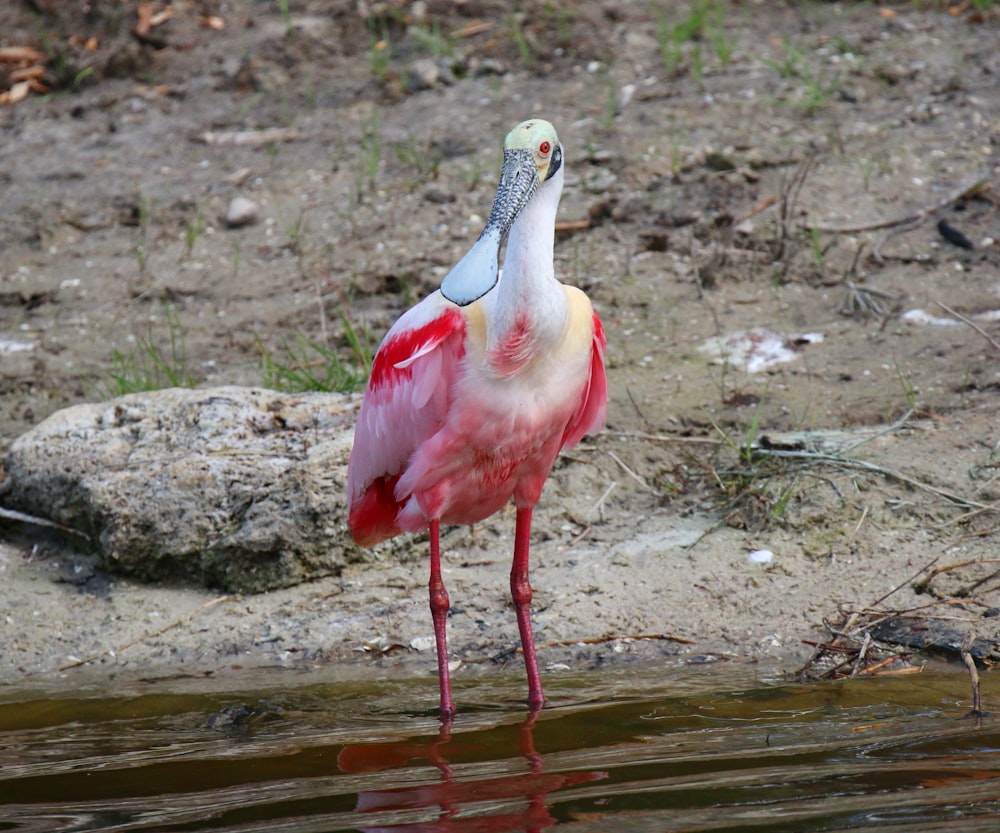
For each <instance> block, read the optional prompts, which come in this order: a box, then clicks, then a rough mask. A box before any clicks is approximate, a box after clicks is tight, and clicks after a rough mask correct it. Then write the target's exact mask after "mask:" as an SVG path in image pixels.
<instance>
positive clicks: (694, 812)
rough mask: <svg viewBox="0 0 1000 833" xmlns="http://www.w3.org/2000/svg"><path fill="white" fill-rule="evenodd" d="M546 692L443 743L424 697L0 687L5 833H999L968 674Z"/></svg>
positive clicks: (662, 676)
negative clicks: (534, 705)
mask: <svg viewBox="0 0 1000 833" xmlns="http://www.w3.org/2000/svg"><path fill="white" fill-rule="evenodd" d="M546 679H547V682H548V694H549V696H550V698H551V699H552V701H553V705H552V707H550V708H548V709H546V710H545V711H543V712H542V713H540V714H538V715H537V716H536V717H535V718H532V717H530V716H529V715H527V714H526V713H525V711H524V710H523V709H521V708H519V707H518V706H517V705H516V700H517V698H518V697H519V696H520V687H521V681H520V679H519V678H518V677H517V675H514V674H511V675H509V676H502V677H494V678H491V679H489V680H488V681H483V680H477V681H473V682H468V683H465V684H464V685H459V686H458V687H457V690H456V695H457V696H456V699H457V701H458V702H459V703H461V704H462V713H461V714H460V716H459V718H458V719H457V720H456V722H455V723H454V725H453V726H452V727H451V728H450V730H446V729H442V728H441V726H440V724H439V723H438V722H437V720H436V719H435V718H434V716H433V714H432V710H431V709H430V708H425V707H426V706H427V705H428V704H430V703H432V702H433V681H430V680H424V679H418V680H413V679H410V680H405V681H393V682H388V683H380V684H378V685H374V684H372V683H365V684H359V683H356V682H354V683H342V682H341V683H336V682H325V683H316V682H315V681H313V682H309V683H304V680H303V679H302V678H294V677H292V676H291V675H289V674H288V673H287V672H286V673H283V674H275V675H272V676H263V677H260V678H258V679H256V680H255V681H254V683H253V685H250V686H245V687H244V688H242V690H239V691H234V690H223V689H220V688H219V683H218V681H211V682H206V681H201V682H193V683H192V682H187V683H185V682H182V681H173V682H162V681H161V682H159V683H148V682H147V683H145V684H139V685H137V686H136V687H131V688H128V689H120V690H119V691H117V692H116V693H115V694H114V695H110V694H109V693H108V692H106V691H105V692H103V693H101V692H100V691H92V692H91V691H83V690H78V691H76V692H66V691H63V692H62V693H58V694H55V693H46V692H45V691H43V690H40V689H33V690H30V691H24V690H21V691H18V690H15V689H13V688H7V689H0V830H16V831H84V830H88V831H91V830H115V831H125V830H128V831H134V830H135V831H208V830H211V831H282V832H284V831H287V832H288V833H292V832H293V831H294V833H304V831H339V830H378V831H389V830H391V831H470V832H471V831H477V832H481V831H507V830H543V829H547V828H550V827H553V828H554V827H559V828H562V829H565V830H567V831H570V830H572V831H604V830H614V829H616V828H617V829H618V830H623V831H625V830H627V831H647V830H648V831H665V830H685V831H694V830H713V831H721V830H725V831H750V830H760V831H836V830H872V829H877V828H887V829H891V830H894V831H895V830H899V831H910V832H911V833H912V831H941V830H956V831H957V830H961V831H979V830H982V831H987V830H989V831H995V830H997V829H1000V721H997V720H995V719H991V718H986V719H984V720H978V721H977V720H972V719H968V718H967V717H965V714H966V712H967V711H968V707H969V704H968V696H969V691H968V682H967V678H965V677H964V676H962V675H961V674H959V673H958V672H957V671H956V670H954V669H950V668H937V669H935V670H930V671H928V670H925V671H924V672H923V673H922V674H918V675H911V676H905V677H895V678H885V679H880V680H865V681H862V680H856V681H849V682H840V683H834V684H824V685H799V684H793V683H788V682H784V681H782V680H781V679H780V678H778V677H774V678H773V679H764V678H761V677H760V676H759V672H755V671H754V670H753V669H748V668H745V667H743V668H739V667H733V666H728V667H721V668H708V667H700V668H686V669H651V668H648V667H647V668H646V669H645V670H643V671H641V672H637V671H635V670H634V669H629V670H616V671H613V672H609V673H603V672H589V673H586V674H563V675H552V674H549V675H548V676H547V678H546ZM984 694H985V696H986V705H987V706H989V705H990V703H993V704H997V703H1000V680H997V679H994V678H992V677H990V676H988V675H987V676H986V677H985V680H984Z"/></svg>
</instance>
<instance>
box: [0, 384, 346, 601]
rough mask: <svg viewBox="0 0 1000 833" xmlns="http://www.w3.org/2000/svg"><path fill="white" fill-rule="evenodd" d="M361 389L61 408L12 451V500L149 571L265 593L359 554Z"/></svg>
mask: <svg viewBox="0 0 1000 833" xmlns="http://www.w3.org/2000/svg"><path fill="white" fill-rule="evenodd" d="M356 411H357V398H352V397H348V396H342V395H339V394H299V395H290V394H280V393H275V392H273V391H266V390H256V389H248V388H237V387H224V388H215V389H211V390H181V389H172V390H161V391H155V392H151V393H139V394H131V395H129V396H124V397H121V398H120V399H116V400H114V401H112V402H105V403H101V404H95V405H77V406H75V407H72V408H67V409H65V410H62V411H59V412H58V413H56V414H53V415H52V416H51V417H49V418H48V419H46V420H45V421H44V422H42V423H41V424H40V425H38V426H37V427H35V428H34V429H32V430H31V431H29V432H28V433H26V434H24V435H23V436H21V437H19V438H18V439H17V440H16V441H15V442H14V444H13V445H12V446H11V448H10V451H9V453H8V455H7V458H6V460H5V463H4V465H5V467H6V470H7V477H8V480H7V483H6V485H5V494H4V503H5V504H6V505H7V506H8V507H10V508H12V509H20V510H21V511H24V512H29V513H31V514H33V515H38V516H41V517H44V518H48V519H50V520H52V521H55V522H57V523H60V524H65V525H66V526H70V527H73V528H75V529H78V530H80V531H82V532H84V533H86V534H87V535H88V536H89V537H90V539H91V541H92V542H93V544H94V546H95V548H96V550H97V552H98V553H99V555H100V556H101V557H102V558H103V560H104V563H105V564H106V565H107V567H108V568H109V569H110V570H112V571H114V572H117V573H122V574H126V575H129V576H134V577H136V578H139V579H144V580H163V579H167V580H181V581H194V582H198V583H202V584H206V585H211V586H217V587H222V588H224V589H226V590H228V591H231V592H259V591H262V590H266V589H269V588H273V587H282V586H288V585H291V584H295V583H297V582H300V581H304V580H306V579H310V578H314V577H317V576H323V575H329V574H335V573H337V572H339V570H340V569H341V568H342V567H343V566H344V565H345V564H347V563H349V562H351V561H356V560H359V559H360V558H361V557H362V556H361V551H360V550H359V549H358V548H357V547H356V546H355V545H354V544H353V543H352V542H351V540H350V536H349V534H348V532H347V528H346V523H345V521H346V513H345V497H344V483H345V480H346V476H347V458H348V454H349V453H350V448H351V438H352V434H353V424H354V417H355V414H356Z"/></svg>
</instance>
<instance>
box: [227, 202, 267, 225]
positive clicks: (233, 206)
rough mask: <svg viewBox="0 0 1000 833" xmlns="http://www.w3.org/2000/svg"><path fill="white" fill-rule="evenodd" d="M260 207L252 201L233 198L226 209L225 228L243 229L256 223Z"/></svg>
mask: <svg viewBox="0 0 1000 833" xmlns="http://www.w3.org/2000/svg"><path fill="white" fill-rule="evenodd" d="M259 212H260V207H259V206H258V205H257V203H255V202H254V201H253V200H248V199H247V198H246V197H233V199H232V201H231V202H230V203H229V208H227V209H226V217H225V220H226V226H227V227H229V228H243V226H250V225H253V224H254V223H256V222H257V215H258V213H259Z"/></svg>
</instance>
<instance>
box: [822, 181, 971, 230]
mask: <svg viewBox="0 0 1000 833" xmlns="http://www.w3.org/2000/svg"><path fill="white" fill-rule="evenodd" d="M989 182H990V180H989V177H988V176H980V177H978V178H977V179H976V180H975V181H974V182H971V183H969V184H966V185H962V186H960V187H959V188H956V189H955V190H953V191H950V192H949V193H948V194H946V195H945V196H944V197H942V198H941V199H939V200H938V201H937V202H934V203H932V204H931V205H928V206H925V207H923V208H919V209H917V210H916V211H911V212H910V213H908V214H903V215H901V216H897V217H892V218H890V219H888V220H873V221H870V222H866V223H848V224H846V225H839V226H828V225H824V224H823V223H812V224H808V225H806V226H805V228H806V230H807V231H818V232H822V233H824V234H857V233H859V232H862V231H878V230H879V229H885V228H895V227H897V226H908V225H910V224H914V227H916V226H917V225H919V224H920V223H922V222H923V221H924V220H926V219H927V218H928V217H930V216H931V215H932V214H934V213H935V212H937V211H940V210H941V209H942V208H947V207H948V206H949V205H951V204H952V203H953V202H957V201H958V200H960V199H962V198H963V197H967V196H971V195H972V194H975V193H978V192H979V191H982V190H983V189H984V188H988V187H989Z"/></svg>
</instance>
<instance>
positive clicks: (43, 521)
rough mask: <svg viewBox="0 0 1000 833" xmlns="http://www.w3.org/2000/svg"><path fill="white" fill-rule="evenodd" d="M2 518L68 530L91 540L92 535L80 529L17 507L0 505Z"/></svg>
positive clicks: (72, 533) (63, 530)
mask: <svg viewBox="0 0 1000 833" xmlns="http://www.w3.org/2000/svg"><path fill="white" fill-rule="evenodd" d="M0 518H6V519H7V520H9V521H19V522H20V523H25V524H34V525H35V526H44V527H48V528H49V529H58V530H59V531H60V532H68V533H70V534H71V535H78V536H80V537H81V538H83V540H84V541H88V542H89V541H90V536H89V535H88V534H87V533H86V532H81V531H80V530H79V529H73V527H71V526H64V525H63V524H59V523H56V522H55V521H50V520H48V519H47V518H39V517H38V516H37V515H29V514H28V513H27V512H18V511H17V510H15V509H4V508H3V507H2V506H0Z"/></svg>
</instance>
